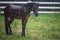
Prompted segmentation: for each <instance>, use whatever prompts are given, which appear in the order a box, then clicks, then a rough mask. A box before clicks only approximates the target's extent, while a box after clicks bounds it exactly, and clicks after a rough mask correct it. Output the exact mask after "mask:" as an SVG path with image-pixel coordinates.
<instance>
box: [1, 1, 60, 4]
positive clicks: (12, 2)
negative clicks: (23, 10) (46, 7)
mask: <svg viewBox="0 0 60 40" xmlns="http://www.w3.org/2000/svg"><path fill="white" fill-rule="evenodd" d="M0 3H8V4H25V3H28V1H0ZM36 3H38V2H36ZM39 4H60V2H39Z"/></svg>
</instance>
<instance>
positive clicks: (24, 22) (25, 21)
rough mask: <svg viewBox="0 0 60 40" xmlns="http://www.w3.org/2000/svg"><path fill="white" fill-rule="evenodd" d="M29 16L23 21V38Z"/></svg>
mask: <svg viewBox="0 0 60 40" xmlns="http://www.w3.org/2000/svg"><path fill="white" fill-rule="evenodd" d="M28 18H29V15H28V16H26V17H25V18H24V19H22V36H23V37H25V28H26V23H27V20H28Z"/></svg>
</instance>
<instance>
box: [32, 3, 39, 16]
mask: <svg viewBox="0 0 60 40" xmlns="http://www.w3.org/2000/svg"><path fill="white" fill-rule="evenodd" d="M32 10H33V12H34V14H35V16H36V17H37V16H38V4H37V3H34V4H33V8H32Z"/></svg>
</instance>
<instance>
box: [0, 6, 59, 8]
mask: <svg viewBox="0 0 60 40" xmlns="http://www.w3.org/2000/svg"><path fill="white" fill-rule="evenodd" d="M5 7H6V6H1V7H0V9H4V8H5ZM39 9H60V7H47V6H44V7H43V6H39Z"/></svg>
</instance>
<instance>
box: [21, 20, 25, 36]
mask: <svg viewBox="0 0 60 40" xmlns="http://www.w3.org/2000/svg"><path fill="white" fill-rule="evenodd" d="M25 27H26V22H25V20H22V36H23V37H25Z"/></svg>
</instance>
